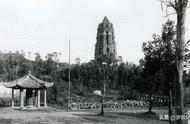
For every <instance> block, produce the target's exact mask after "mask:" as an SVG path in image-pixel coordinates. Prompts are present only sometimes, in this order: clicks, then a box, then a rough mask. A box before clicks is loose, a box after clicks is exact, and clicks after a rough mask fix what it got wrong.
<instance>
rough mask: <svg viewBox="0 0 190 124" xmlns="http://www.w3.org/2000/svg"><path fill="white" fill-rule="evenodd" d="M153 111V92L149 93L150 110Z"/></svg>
mask: <svg viewBox="0 0 190 124" xmlns="http://www.w3.org/2000/svg"><path fill="white" fill-rule="evenodd" d="M151 111H152V93H150V94H149V112H151Z"/></svg>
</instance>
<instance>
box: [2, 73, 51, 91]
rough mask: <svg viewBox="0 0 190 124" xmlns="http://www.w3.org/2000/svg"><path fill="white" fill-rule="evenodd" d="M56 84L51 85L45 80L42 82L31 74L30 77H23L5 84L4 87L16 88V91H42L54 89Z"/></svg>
mask: <svg viewBox="0 0 190 124" xmlns="http://www.w3.org/2000/svg"><path fill="white" fill-rule="evenodd" d="M53 84H54V82H52V83H49V82H46V81H43V80H40V79H38V78H36V77H34V76H33V75H31V74H30V73H29V74H28V75H25V76H23V77H22V78H19V79H16V80H14V81H12V82H3V85H4V86H5V87H7V88H15V89H20V88H23V89H42V88H49V87H52V86H53Z"/></svg>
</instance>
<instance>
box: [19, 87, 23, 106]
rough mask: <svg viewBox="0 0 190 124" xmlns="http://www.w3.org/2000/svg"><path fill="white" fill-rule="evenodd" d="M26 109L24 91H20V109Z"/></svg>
mask: <svg viewBox="0 0 190 124" xmlns="http://www.w3.org/2000/svg"><path fill="white" fill-rule="evenodd" d="M23 107H24V94H23V89H20V108H23Z"/></svg>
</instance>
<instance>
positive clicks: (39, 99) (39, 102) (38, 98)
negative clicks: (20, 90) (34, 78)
mask: <svg viewBox="0 0 190 124" xmlns="http://www.w3.org/2000/svg"><path fill="white" fill-rule="evenodd" d="M37 107H38V108H40V90H38V106H37Z"/></svg>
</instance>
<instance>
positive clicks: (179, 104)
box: [161, 0, 189, 124]
mask: <svg viewBox="0 0 190 124" xmlns="http://www.w3.org/2000/svg"><path fill="white" fill-rule="evenodd" d="M188 2H189V0H161V3H163V4H165V5H166V7H167V8H168V7H172V8H173V9H174V10H175V12H176V14H177V26H176V27H177V53H176V56H177V81H176V84H175V99H176V100H175V107H176V115H182V114H183V113H184V103H183V99H184V89H183V67H184V52H185V18H186V9H187V5H188ZM167 8H166V10H167ZM177 123H178V124H183V121H182V120H181V119H180V120H177Z"/></svg>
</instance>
